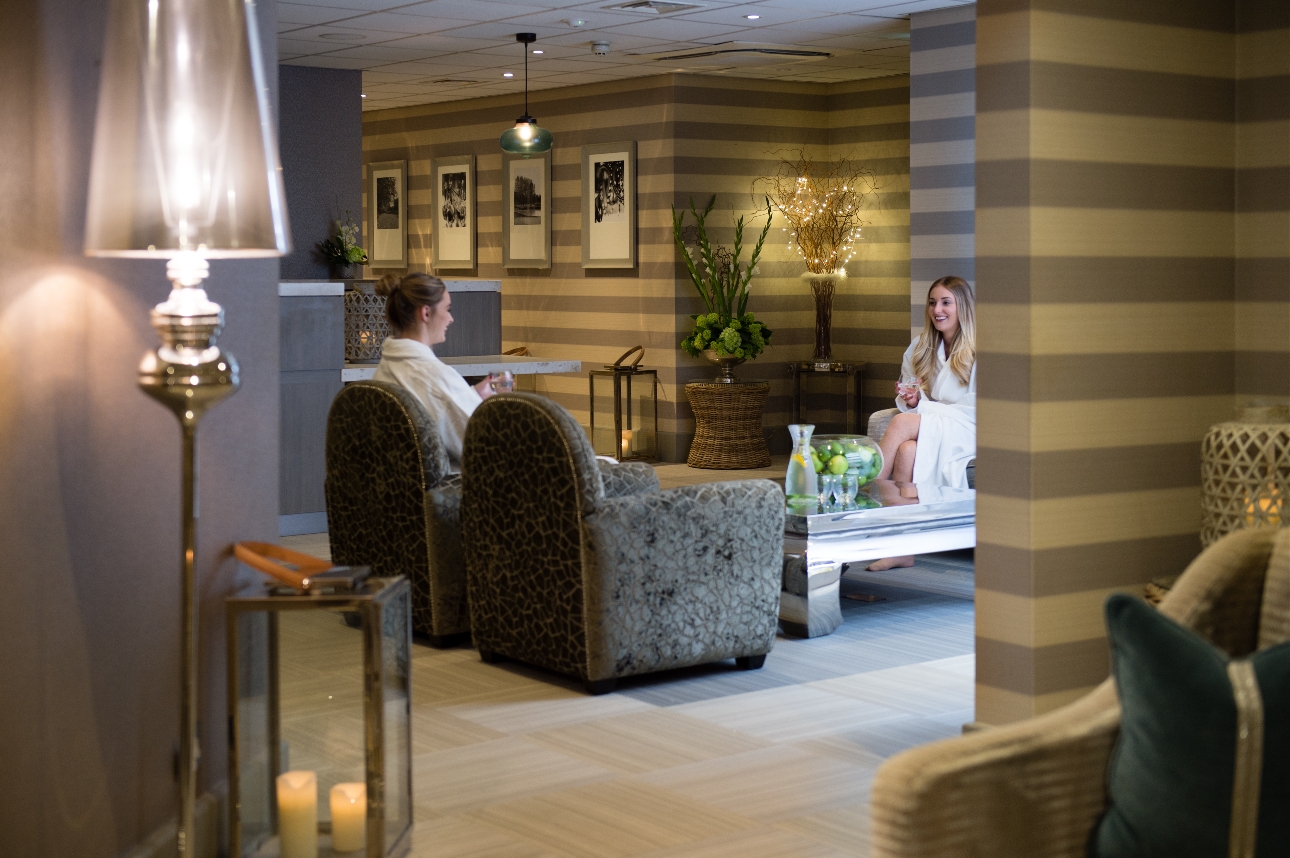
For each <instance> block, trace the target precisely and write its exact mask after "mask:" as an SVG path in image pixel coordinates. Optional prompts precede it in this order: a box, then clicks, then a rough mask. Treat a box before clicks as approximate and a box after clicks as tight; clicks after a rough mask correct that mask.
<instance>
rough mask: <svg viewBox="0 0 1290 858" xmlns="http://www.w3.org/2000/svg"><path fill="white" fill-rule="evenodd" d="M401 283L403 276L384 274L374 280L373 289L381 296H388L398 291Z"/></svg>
mask: <svg viewBox="0 0 1290 858" xmlns="http://www.w3.org/2000/svg"><path fill="white" fill-rule="evenodd" d="M402 285H403V278H402V277H399V276H398V275H397V274H386V275H385V276H384V277H382V278H381V279H380V280H377V281H376V286H375V287H374V291H375V292H376V294H377V295H380V296H381V297H383V298H388V297H390V296H391V295H393V294H394V293H395V292H397V291H398V289H399V287H400V286H402Z"/></svg>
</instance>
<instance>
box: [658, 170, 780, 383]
mask: <svg viewBox="0 0 1290 858" xmlns="http://www.w3.org/2000/svg"><path fill="white" fill-rule="evenodd" d="M716 203H717V198H716V196H715V195H714V196H713V197H712V200H711V201H710V202H709V203H708V206H707V208H705V209H704V210H703V211H702V212H700V211H698V209H696V208H695V205H694V200H693V198H691V200H690V213H691V214H693V215H694V221H695V226H694V228H693V243H694V244H696V245H697V250H698V252H697V253H696V252H695V248H694V247H690V246H687V244H686V233H688V232H689V230H687V229H683V228H682V227H683V225H684V222H685V210H684V209H682V210H681V213H680V214H679V215H678V214H677V212H676V206H672V237H673V238H674V239H675V240H676V246H677V248H678V249H680V251H681V259H682V260H683V261H684V262H685V268H686V270H687V271H688V272H689V273H690V280H691V281H692V282H693V283H694V288H695V289H696V290H698V293H699V297H701V298H702V299H703V304H704V307H705V308H706V309H707V312H706V313H698V314H695V315H692V316H691V317H690V318H692V319H694V330H692V331H691V332H690V335H689V336H688V337H686V338H685V339H683V340H681V349H682V350H683V351H684V352H685V353H686V354H688V355H693V356H695V357H698V356H699V355H701V354H703V352H705V351H708V350H711V351H713V352H714V353H715V354H716V355H717V356H718V357H734V358H740V359H744V360H752V359H753V358H755V357H757V356H758V355H759V354H761V353H762V351H763V350H764V349H765V348H766V344H767V343H769V342H770V335H771V330H770V328H768V327H766V325H765V323H763V322H759V321H757V319H756V317H754V316H753V314H752V313H749V312H748V292H749V287H750V286H751V283H752V278H753V275H754V274H757V273H758V268H757V261H758V260H759V259H760V258H761V249H762V245H763V244H764V243H765V242H766V234H767V233H768V232H770V222H771V206H770V201H769V200H767V202H766V226H765V227H763V228H762V231H761V235H760V236H759V237H758V239H757V244H756V246H755V247H754V248H753V252H752V256H751V258H750V259H749V260H748V262H747V263H742V262H741V261H740V257H741V256H742V254H743V239H744V217H742V216H741V217H740V218H739V219H738V220H736V221H735V243H734V247H733V249H730V248H725V247H722V246H721V245H713V244H712V242H711V241H709V240H708V229H707V217H708V215H709V214H711V213H712V209H713V207H714V206H715V205H716Z"/></svg>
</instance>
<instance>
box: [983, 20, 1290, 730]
mask: <svg viewBox="0 0 1290 858" xmlns="http://www.w3.org/2000/svg"><path fill="white" fill-rule="evenodd" d="M976 29H977V75H976V85H977V123H976V131H977V164H976V180H977V198H976V206H977V208H976V229H977V276H978V278H979V283H980V285H979V289H978V296H979V299H980V315H979V325H980V327H979V343H978V345H979V349H980V351H979V355H980V367H979V376H978V377H979V379H980V400H979V410H978V421H979V422H978V427H979V446H978V451H979V452H978V467H977V475H978V499H977V516H978V519H977V520H978V550H977V600H976V609H977V718H978V720H979V721H982V722H984V723H1003V722H1007V721H1013V720H1017V719H1020V718H1025V717H1028V716H1030V715H1033V714H1037V713H1040V712H1043V711H1046V710H1049V709H1052V708H1055V707H1057V706H1059V705H1061V704H1064V703H1066V702H1068V701H1070V700H1073V699H1075V698H1077V697H1079V696H1080V695H1082V694H1084V693H1085V692H1086V691H1087V690H1088V689H1090V688H1091V687H1093V686H1094V685H1096V684H1097V683H1099V682H1100V681H1101V680H1102V679H1104V678H1105V677H1106V675H1107V672H1108V651H1107V644H1106V640H1105V636H1104V625H1103V621H1102V612H1101V609H1102V603H1103V601H1104V600H1105V598H1106V596H1107V595H1108V594H1110V593H1111V592H1114V591H1116V590H1126V591H1130V592H1141V587H1142V585H1143V584H1144V583H1146V582H1147V581H1149V580H1150V579H1151V578H1152V577H1154V576H1157V575H1161V574H1166V573H1175V572H1178V571H1180V570H1181V569H1182V568H1183V567H1184V566H1185V565H1186V563H1187V562H1188V561H1190V560H1191V559H1192V558H1193V557H1194V556H1195V554H1196V553H1197V551H1198V550H1199V540H1198V538H1197V531H1198V524H1199V466H1198V459H1199V441H1200V438H1201V437H1202V435H1203V433H1204V432H1205V429H1206V428H1207V427H1208V426H1209V425H1210V424H1211V423H1213V422H1215V421H1217V420H1222V419H1226V418H1228V417H1229V416H1230V414H1231V413H1232V405H1233V392H1234V389H1235V385H1236V373H1235V358H1234V356H1235V354H1236V353H1237V352H1236V343H1235V332H1236V324H1235V322H1236V320H1235V315H1236V313H1235V308H1236V306H1237V305H1236V303H1235V302H1234V300H1233V299H1234V296H1235V282H1234V268H1235V263H1234V258H1235V248H1236V229H1235V223H1236V219H1235V216H1234V210H1235V199H1234V195H1235V170H1234V167H1235V142H1234V141H1235V139H1236V138H1235V131H1236V128H1235V122H1234V119H1235V113H1234V110H1235V108H1234V93H1235V79H1234V68H1235V50H1236V44H1237V43H1236V37H1235V33H1234V10H1233V7H1232V6H1231V5H1230V4H1228V3H1177V4H1173V3H1118V2H1110V0H1087V2H1074V0H981V2H980V3H979V4H978V10H977V27H976ZM1283 199H1284V197H1283ZM1282 282H1283V283H1284V281H1282Z"/></svg>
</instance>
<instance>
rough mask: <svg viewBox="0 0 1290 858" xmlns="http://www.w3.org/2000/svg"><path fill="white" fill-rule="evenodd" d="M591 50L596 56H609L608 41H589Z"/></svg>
mask: <svg viewBox="0 0 1290 858" xmlns="http://www.w3.org/2000/svg"><path fill="white" fill-rule="evenodd" d="M591 52H592V53H593V54H595V55H596V56H598V57H607V56H609V43H608V42H592V43H591Z"/></svg>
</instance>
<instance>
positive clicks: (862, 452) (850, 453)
mask: <svg viewBox="0 0 1290 858" xmlns="http://www.w3.org/2000/svg"><path fill="white" fill-rule="evenodd" d="M811 465H812V467H814V468H815V473H817V474H852V475H854V476H855V477H856V478H857V480H858V482H859V484H860V485H861V486H867V485H869V484H870V483H872V482H873V481H874V480H875V479H877V477H878V473H879V472H880V471H881V470H882V448H881V447H879V446H878V444H877V442H875V441H874V440H873V439H872V438H869V437H868V436H866V435H817V436H815V437H814V438H812V439H811Z"/></svg>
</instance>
